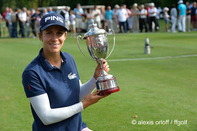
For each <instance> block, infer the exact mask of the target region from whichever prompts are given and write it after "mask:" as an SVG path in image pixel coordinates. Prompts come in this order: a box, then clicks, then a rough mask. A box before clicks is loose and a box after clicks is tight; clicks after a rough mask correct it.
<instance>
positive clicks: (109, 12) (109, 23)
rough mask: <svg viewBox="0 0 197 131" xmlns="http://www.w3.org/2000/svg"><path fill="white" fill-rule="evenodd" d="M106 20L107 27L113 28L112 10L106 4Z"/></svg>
mask: <svg viewBox="0 0 197 131" xmlns="http://www.w3.org/2000/svg"><path fill="white" fill-rule="evenodd" d="M105 16H106V21H107V29H108V31H109V29H113V20H112V19H113V17H114V12H113V11H112V10H111V6H107V10H106V11H105Z"/></svg>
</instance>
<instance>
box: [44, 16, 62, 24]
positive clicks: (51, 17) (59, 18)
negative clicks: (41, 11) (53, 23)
mask: <svg viewBox="0 0 197 131" xmlns="http://www.w3.org/2000/svg"><path fill="white" fill-rule="evenodd" d="M48 20H57V21H60V22H61V23H63V19H62V18H61V17H59V16H49V17H46V18H45V22H47V21H48Z"/></svg>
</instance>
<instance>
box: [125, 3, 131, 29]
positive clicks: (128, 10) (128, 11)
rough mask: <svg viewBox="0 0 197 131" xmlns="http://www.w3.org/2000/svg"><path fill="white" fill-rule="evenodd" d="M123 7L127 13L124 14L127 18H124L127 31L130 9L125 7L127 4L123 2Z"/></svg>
mask: <svg viewBox="0 0 197 131" xmlns="http://www.w3.org/2000/svg"><path fill="white" fill-rule="evenodd" d="M124 9H125V10H126V11H127V15H126V17H127V20H126V29H127V32H129V22H128V20H129V18H130V16H131V11H130V9H128V8H127V5H126V4H124Z"/></svg>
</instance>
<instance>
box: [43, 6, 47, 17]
mask: <svg viewBox="0 0 197 131" xmlns="http://www.w3.org/2000/svg"><path fill="white" fill-rule="evenodd" d="M46 14H48V12H47V9H46V8H44V10H43V13H42V17H43V16H44V15H46Z"/></svg>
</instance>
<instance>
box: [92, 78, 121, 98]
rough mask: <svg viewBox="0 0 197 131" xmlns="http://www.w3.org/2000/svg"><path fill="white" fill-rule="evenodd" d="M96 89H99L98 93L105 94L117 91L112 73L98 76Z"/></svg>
mask: <svg viewBox="0 0 197 131" xmlns="http://www.w3.org/2000/svg"><path fill="white" fill-rule="evenodd" d="M96 87H97V90H100V93H99V95H107V94H111V93H114V92H117V91H119V90H120V89H119V87H118V85H117V82H116V78H115V77H113V76H112V75H107V76H106V77H99V78H98V79H97V82H96Z"/></svg>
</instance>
